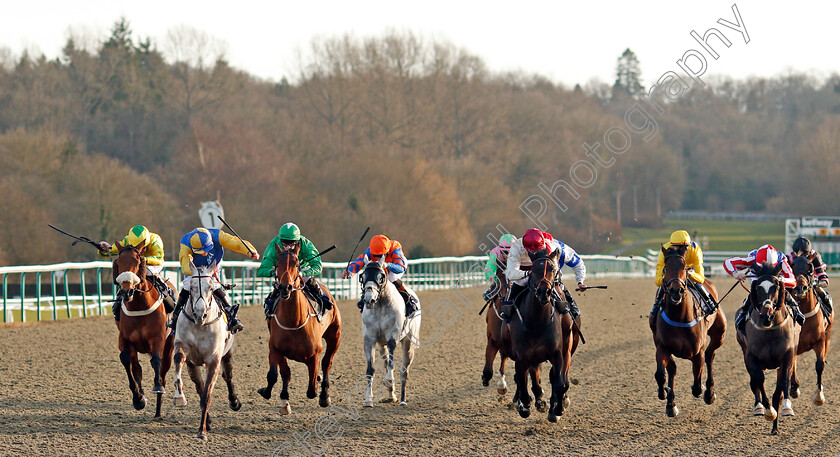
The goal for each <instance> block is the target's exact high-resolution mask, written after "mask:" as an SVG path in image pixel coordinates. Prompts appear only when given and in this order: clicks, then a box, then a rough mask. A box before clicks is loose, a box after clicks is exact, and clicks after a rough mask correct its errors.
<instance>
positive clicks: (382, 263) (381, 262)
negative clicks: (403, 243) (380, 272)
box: [376, 255, 385, 265]
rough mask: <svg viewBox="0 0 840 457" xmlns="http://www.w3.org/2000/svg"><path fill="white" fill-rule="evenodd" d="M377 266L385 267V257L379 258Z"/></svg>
mask: <svg viewBox="0 0 840 457" xmlns="http://www.w3.org/2000/svg"><path fill="white" fill-rule="evenodd" d="M376 263H378V264H379V265H385V256H384V255H383V256H381V257H379V260H377V261H376Z"/></svg>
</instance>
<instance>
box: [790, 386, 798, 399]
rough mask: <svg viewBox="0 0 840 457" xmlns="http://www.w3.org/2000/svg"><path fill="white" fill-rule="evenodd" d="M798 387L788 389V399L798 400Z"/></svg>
mask: <svg viewBox="0 0 840 457" xmlns="http://www.w3.org/2000/svg"><path fill="white" fill-rule="evenodd" d="M799 394H800V392H799V387H797V388H795V389H790V398H799Z"/></svg>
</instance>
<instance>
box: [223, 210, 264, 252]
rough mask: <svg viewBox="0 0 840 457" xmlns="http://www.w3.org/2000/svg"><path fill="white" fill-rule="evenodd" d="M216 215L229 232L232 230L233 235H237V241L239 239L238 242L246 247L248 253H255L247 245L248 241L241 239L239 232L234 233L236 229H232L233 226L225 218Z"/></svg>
mask: <svg viewBox="0 0 840 457" xmlns="http://www.w3.org/2000/svg"><path fill="white" fill-rule="evenodd" d="M216 217H218V218H219V220H220V221H222V224H225V227H227V228H228V229H229V230H230V231H231V232H233V234H234V235H236V237H237V238H239V241H240V242H241V243H242V244H243V245H244V246H245V249H247V250H248V254H251V255H254V254H256V252H254V251H252V250H251V247H250V246H248V243H246V242H245V240H243V239H242V237H241V236H239V234H238V233H236V230H234V229H233V227H231V226H230V225H228V223H227V222H225V220H224V219H222V216H220V215H218V214H217V215H216Z"/></svg>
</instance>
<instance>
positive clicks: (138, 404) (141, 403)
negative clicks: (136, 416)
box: [132, 397, 146, 411]
mask: <svg viewBox="0 0 840 457" xmlns="http://www.w3.org/2000/svg"><path fill="white" fill-rule="evenodd" d="M132 404H133V405H134V409H136V410H137V411H140V410H141V409H143V408H145V407H146V397H139V398H137V399H134V400H133V401H132Z"/></svg>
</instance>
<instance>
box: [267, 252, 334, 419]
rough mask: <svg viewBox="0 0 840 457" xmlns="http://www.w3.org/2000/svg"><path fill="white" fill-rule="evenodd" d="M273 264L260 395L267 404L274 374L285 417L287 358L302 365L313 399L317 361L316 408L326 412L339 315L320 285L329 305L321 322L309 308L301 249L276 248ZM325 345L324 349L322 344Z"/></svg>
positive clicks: (287, 384)
mask: <svg viewBox="0 0 840 457" xmlns="http://www.w3.org/2000/svg"><path fill="white" fill-rule="evenodd" d="M275 248H276V250H277V262H276V264H275V265H274V271H275V276H276V279H277V284H276V285H275V287H277V288H278V289H279V295H278V298H277V301H276V302H275V305H274V310H273V311H272V313H271V314H270V315H269V316H268V317H267V318H266V324H267V325H268V334H269V338H268V363H269V369H268V374H267V375H266V381H267V383H268V384H267V386H266V387H263V388H260V389H259V390H258V392H259V394H260V395H262V397H263V398H265V399H270V398H271V389H272V388H273V387H274V384H276V383H277V369H278V367H279V369H280V376H281V377H282V379H283V390H281V391H280V414H283V415H285V414H289V413H291V412H292V407H291V405H290V404H289V380H290V378H291V375H292V374H291V370H290V369H289V362H288V360H287V359H291V360H294V361H295V362H301V363H304V364H306V367H307V368H308V369H309V382H308V386H309V387H308V388H307V390H306V397H307V398H310V399H312V398H315V396H316V395H317V390H316V387H317V384H316V383H317V382H318V378H319V376H318V361H319V358H320V359H321V371H322V372H323V374H322V377H321V395H320V398H319V400H318V404H319V405H320V406H321V407H323V408H326V407H327V406H329V405H330V395H329V389H330V368H332V363H333V357H334V356H335V353H336V351H337V350H338V346H339V345H340V344H341V312H340V311H339V310H338V306H336V305H335V300H334V299H333V297H332V295H330V292H329V290H328V289H327V288H326V286H324V285H323V284H319V285H320V287H321V290H323V291H324V293H326V294H327V295H328V296H329V297H330V301H331V302H332V303H333V306H332V309H330V310H328V311H326V312H324V315H323V316H321V317H319V316H318V314H317V311H316V310H315V308H314V307H313V305H312V303H311V302H310V301H309V299H308V298H307V297H306V296H305V295H304V293H303V287H304V285H303V282H302V279H301V277H300V263H299V259H298V254H299V253H300V244H298V245H296V246H295V247H294V249H290V250H283V248H282V247H281V246H280V244H279V243H278V245H277V246H275ZM322 339H323V340H324V341H325V342H326V345H325V344H322V342H321V340H322Z"/></svg>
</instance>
